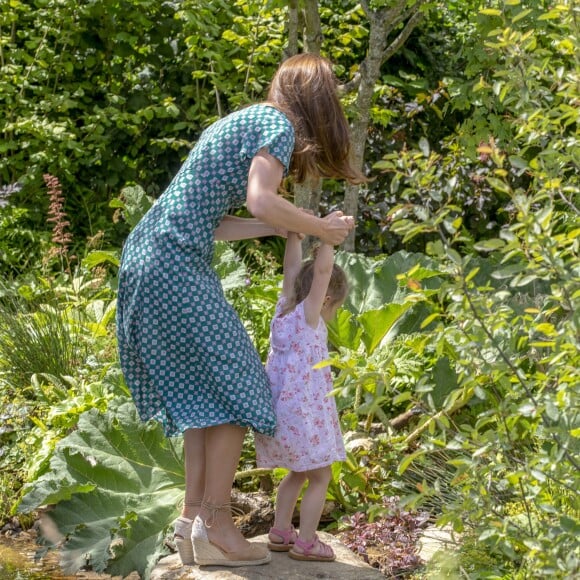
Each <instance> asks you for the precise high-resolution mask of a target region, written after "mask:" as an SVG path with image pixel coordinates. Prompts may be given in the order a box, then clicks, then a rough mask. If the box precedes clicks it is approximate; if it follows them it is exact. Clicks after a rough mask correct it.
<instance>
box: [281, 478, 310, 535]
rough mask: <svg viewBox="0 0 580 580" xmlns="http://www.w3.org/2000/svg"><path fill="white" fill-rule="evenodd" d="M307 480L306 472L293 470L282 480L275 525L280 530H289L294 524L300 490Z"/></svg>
mask: <svg viewBox="0 0 580 580" xmlns="http://www.w3.org/2000/svg"><path fill="white" fill-rule="evenodd" d="M305 482H306V472H304V471H291V472H290V473H288V475H286V477H285V478H284V479H283V480H282V481H281V482H280V485H279V487H278V493H277V494H276V516H275V519H274V527H275V528H277V529H279V530H288V529H289V528H290V526H291V525H292V515H293V513H294V508H295V507H296V502H297V501H298V496H299V495H300V491H301V490H302V487H303V486H304V483H305Z"/></svg>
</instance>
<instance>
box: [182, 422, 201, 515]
mask: <svg viewBox="0 0 580 580" xmlns="http://www.w3.org/2000/svg"><path fill="white" fill-rule="evenodd" d="M205 432H206V430H205V429H187V430H186V431H185V432H184V434H183V446H184V452H185V499H184V502H183V509H182V510H181V515H182V517H184V518H188V519H190V520H193V519H194V518H195V516H196V515H197V514H198V513H199V508H200V505H201V500H202V499H203V492H204V488H205Z"/></svg>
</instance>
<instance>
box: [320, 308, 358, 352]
mask: <svg viewBox="0 0 580 580" xmlns="http://www.w3.org/2000/svg"><path fill="white" fill-rule="evenodd" d="M326 326H327V328H328V340H329V341H330V342H331V343H332V345H333V346H334V347H335V348H340V347H345V348H349V349H351V350H357V349H358V347H359V344H360V340H361V335H362V331H363V329H362V328H361V326H360V325H359V324H358V322H357V321H356V319H355V317H354V316H353V314H352V312H349V311H348V310H345V309H344V308H341V309H340V310H339V311H338V313H337V315H336V316H335V317H334V319H333V320H331V321H330V322H329V323H328V324H327V325H326Z"/></svg>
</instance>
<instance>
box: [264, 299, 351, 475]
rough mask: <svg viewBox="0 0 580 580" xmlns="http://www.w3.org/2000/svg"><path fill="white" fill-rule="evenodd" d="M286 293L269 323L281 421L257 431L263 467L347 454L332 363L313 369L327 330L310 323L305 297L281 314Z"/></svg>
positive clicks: (298, 465)
mask: <svg viewBox="0 0 580 580" xmlns="http://www.w3.org/2000/svg"><path fill="white" fill-rule="evenodd" d="M285 303H286V299H285V297H284V296H282V297H281V298H280V299H279V300H278V304H277V305H276V313H275V315H274V319H273V320H272V324H271V328H270V353H269V355H268V362H267V364H266V372H267V374H268V376H269V378H270V386H271V388H272V396H273V399H274V411H275V413H276V420H277V427H276V434H275V436H274V437H268V436H267V435H262V434H259V433H256V434H255V441H256V457H257V463H258V466H259V467H266V468H272V467H285V468H287V469H290V470H292V471H307V470H310V469H318V468H319V467H326V466H328V465H330V464H332V463H333V462H335V461H344V459H345V458H346V454H345V449H344V443H343V440H342V434H341V432H340V426H339V423H338V413H337V411H336V403H335V401H334V397H332V396H330V397H329V396H327V394H328V393H329V392H330V390H331V389H332V377H331V373H330V368H329V367H324V368H322V369H313V368H312V367H313V366H314V365H316V364H317V363H319V362H321V361H323V360H326V359H327V358H328V347H327V330H326V325H325V323H324V320H322V318H320V322H319V324H318V328H316V329H314V328H312V327H310V326H308V324H307V323H306V319H305V317H304V303H303V302H301V303H300V304H298V305H297V306H296V308H295V309H294V310H293V311H292V312H289V313H288V314H286V315H284V316H282V314H281V313H282V309H283V308H284V305H285Z"/></svg>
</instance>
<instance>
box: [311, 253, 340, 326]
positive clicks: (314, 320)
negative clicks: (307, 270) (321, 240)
mask: <svg viewBox="0 0 580 580" xmlns="http://www.w3.org/2000/svg"><path fill="white" fill-rule="evenodd" d="M333 265H334V248H333V247H332V246H329V245H328V244H322V245H321V246H320V248H319V249H318V253H317V254H316V260H314V275H313V278H312V286H311V288H310V292H309V293H308V296H306V298H305V300H304V315H305V318H306V322H307V323H308V325H309V326H311V327H312V328H317V327H318V323H319V322H320V313H321V312H322V307H323V306H324V299H325V298H326V295H327V294H328V283H329V282H330V277H331V275H332V267H333Z"/></svg>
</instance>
